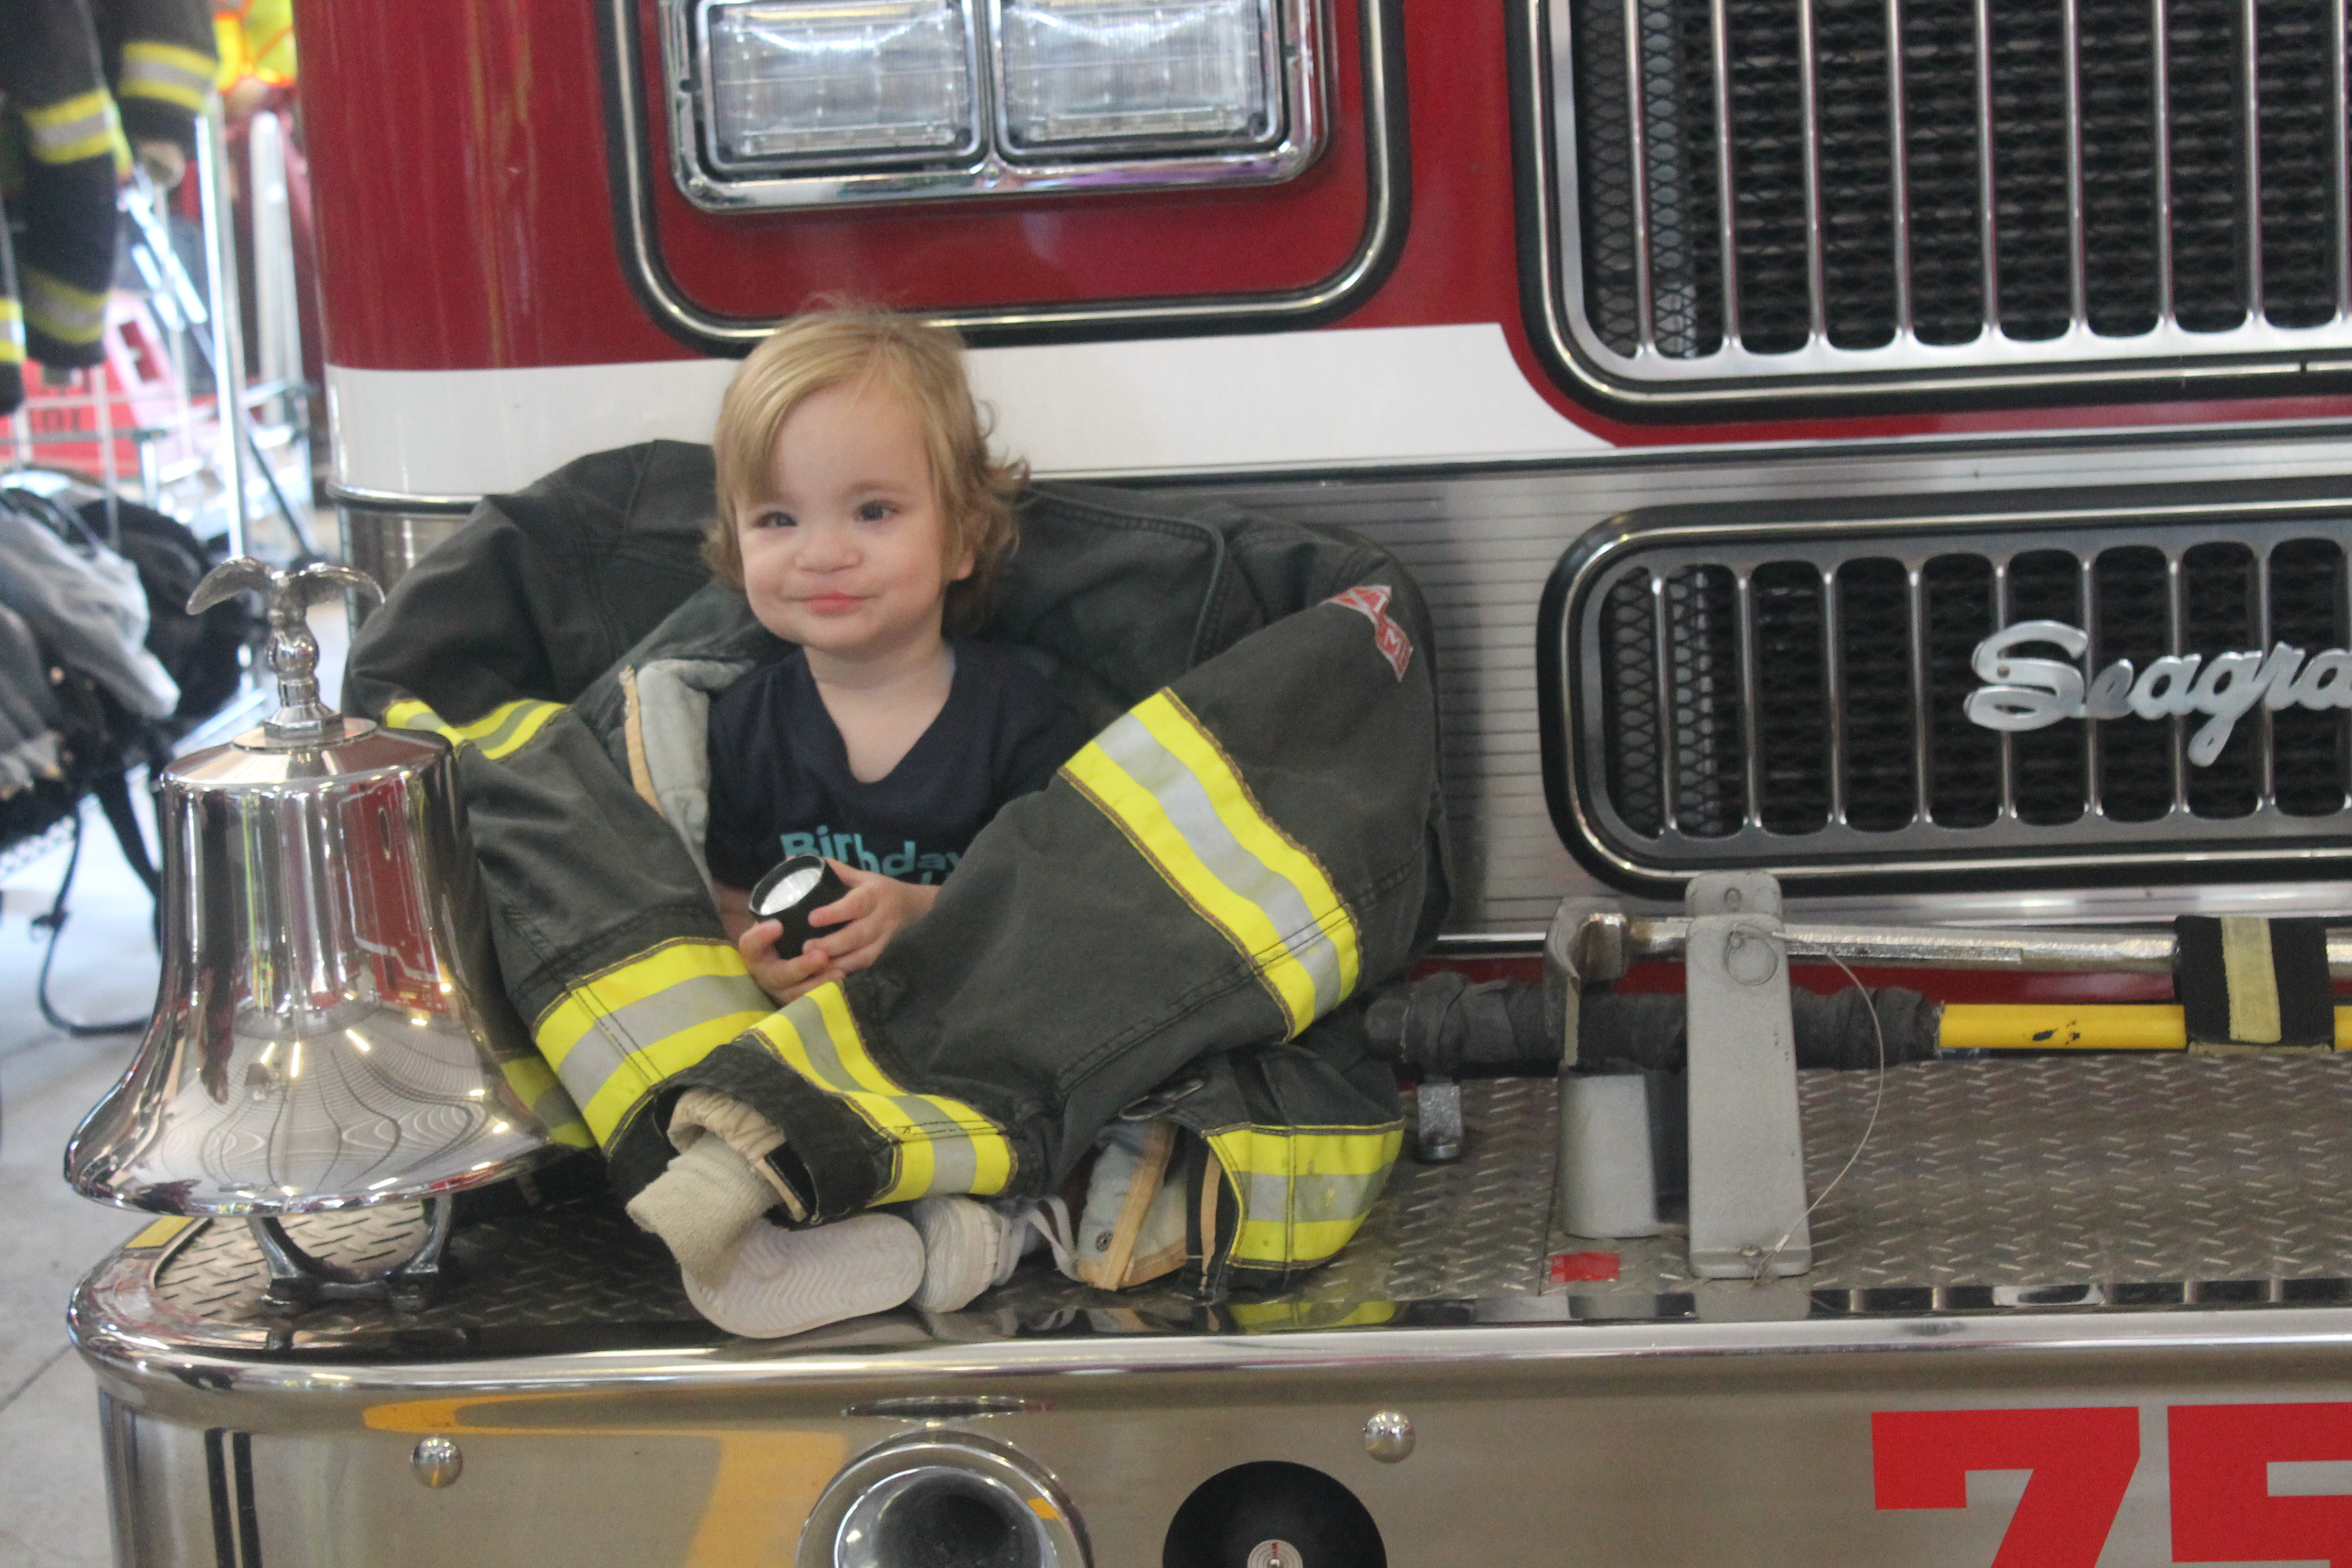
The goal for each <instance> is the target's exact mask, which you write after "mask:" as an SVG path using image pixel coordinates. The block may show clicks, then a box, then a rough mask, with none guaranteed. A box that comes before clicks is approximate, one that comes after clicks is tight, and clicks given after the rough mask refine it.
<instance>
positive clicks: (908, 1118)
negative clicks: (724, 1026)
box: [752, 981, 1013, 1204]
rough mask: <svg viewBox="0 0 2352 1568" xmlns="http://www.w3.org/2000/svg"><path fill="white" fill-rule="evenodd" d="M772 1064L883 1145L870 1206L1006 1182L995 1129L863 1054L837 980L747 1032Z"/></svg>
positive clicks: (1005, 1147)
mask: <svg viewBox="0 0 2352 1568" xmlns="http://www.w3.org/2000/svg"><path fill="white" fill-rule="evenodd" d="M752 1033H753V1034H754V1035H756V1036H757V1037H759V1038H760V1039H761V1041H762V1042H764V1043H765V1044H766V1046H767V1047H768V1048H769V1049H770V1050H771V1051H772V1052H774V1053H775V1056H776V1058H777V1059H778V1060H780V1061H782V1063H783V1064H784V1065H785V1066H786V1067H788V1068H792V1069H793V1071H794V1072H796V1073H798V1074H799V1075H800V1076H801V1077H802V1078H803V1079H806V1080H807V1081H808V1082H809V1084H810V1085H811V1086H812V1087H814V1088H815V1089H821V1090H823V1091H824V1093H826V1094H829V1095H831V1096H833V1097H834V1098H835V1099H836V1100H840V1101H841V1102H842V1103H843V1104H844V1105H845V1106H847V1107H848V1108H849V1109H850V1110H851V1111H853V1112H854V1113H855V1114H856V1116H857V1118H858V1119H859V1120H860V1121H864V1122H865V1123H866V1125H867V1126H868V1127H871V1128H872V1129H874V1131H876V1132H877V1133H879V1134H880V1135H881V1136H882V1137H883V1138H885V1139H887V1141H888V1142H889V1144H890V1150H891V1153H890V1173H889V1175H888V1178H887V1180H886V1181H885V1183H884V1184H883V1189H882V1191H881V1192H880V1193H879V1194H877V1195H876V1197H875V1199H874V1201H875V1202H876V1203H877V1204H895V1203H906V1202H909V1201H911V1200H913V1199H915V1198H920V1197H929V1195H931V1194H934V1193H950V1194H956V1193H968V1194H975V1195H978V1196H983V1197H985V1196H988V1195H990V1194H995V1193H1001V1192H1003V1190H1004V1189H1005V1187H1006V1186H1007V1185H1008V1184H1011V1182H1012V1180H1013V1145H1012V1144H1011V1142H1009V1141H1007V1139H1006V1138H1005V1136H1004V1131H1003V1128H1001V1127H999V1126H997V1124H996V1123H995V1122H994V1121H991V1120H989V1118H988V1117H987V1116H986V1115H984V1114H983V1113H982V1111H980V1110H978V1109H977V1108H975V1107H973V1106H971V1105H967V1104H966V1103H964V1102H963V1101H962V1100H951V1099H950V1098H948V1097H947V1096H945V1095H939V1094H913V1093H909V1092H908V1090H907V1089H905V1088H904V1087H902V1086H901V1085H900V1084H898V1082H897V1081H896V1080H894V1079H892V1078H891V1077H890V1075H889V1074H888V1073H887V1072H884V1071H883V1070H882V1066H881V1064H880V1063H878V1062H877V1061H876V1060H875V1059H874V1058H873V1055H872V1054H871V1053H870V1052H869V1051H868V1050H867V1049H866V1041H865V1038H864V1037H862V1036H861V1035H860V1034H859V1033H858V1031H857V1020H856V1018H855V1017H853V1016H851V1014H850V1011H849V999H848V997H847V995H846V994H845V993H844V992H843V991H842V989H841V985H840V983H839V982H838V981H835V982H829V983H827V984H824V985H820V986H818V987H817V988H816V989H815V990H814V991H812V992H810V993H809V994H807V995H805V996H803V997H801V998H800V999H799V1000H798V1001H795V1002H793V1003H791V1004H790V1005H787V1006H785V1007H783V1008H782V1009H780V1010H779V1011H777V1012H775V1013H773V1014H771V1015H770V1016H767V1017H766V1018H763V1019H761V1021H760V1023H759V1024H758V1026H755V1027H754V1028H753V1030H752Z"/></svg>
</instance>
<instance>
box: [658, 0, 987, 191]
mask: <svg viewBox="0 0 2352 1568" xmlns="http://www.w3.org/2000/svg"><path fill="white" fill-rule="evenodd" d="M703 26H704V28H705V48H706V50H707V54H706V55H705V61H706V75H705V81H706V91H707V92H708V94H709V114H710V129H711V137H712V141H713V142H714V143H715V146H714V148H713V153H714V161H715V162H716V163H718V164H719V165H720V166H721V167H727V166H731V165H741V164H747V163H788V162H805V161H811V160H822V159H825V158H838V157H842V156H845V155H852V154H858V153H924V152H952V151H958V150H964V149H971V148H975V147H976V146H977V145H978V141H979V138H978V136H977V133H976V131H977V127H976V122H975V119H974V113H973V103H974V100H976V99H977V97H978V94H977V92H976V91H975V90H974V89H975V86H976V81H975V78H976V77H977V74H978V72H977V69H976V67H975V63H974V58H973V51H972V28H971V15H970V12H969V10H968V8H967V5H966V4H965V0H800V3H794V0H750V3H748V4H726V3H723V0H722V3H721V4H717V5H710V6H709V7H708V8H707V9H706V10H705V11H704V13H703Z"/></svg>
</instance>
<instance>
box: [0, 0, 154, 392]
mask: <svg viewBox="0 0 2352 1568" xmlns="http://www.w3.org/2000/svg"><path fill="white" fill-rule="evenodd" d="M0 38H5V39H6V40H7V43H6V47H0V100H5V105H6V107H5V118H6V121H7V122H8V123H6V124H5V126H0V134H5V135H7V136H9V137H11V138H12V139H14V140H16V142H18V143H19V145H20V146H21V148H22V150H23V154H24V183H23V185H22V186H21V188H19V189H18V190H17V191H16V192H14V193H12V195H11V196H10V205H9V216H10V217H11V219H12V220H14V221H15V222H16V223H17V224H20V225H21V226H22V232H21V234H19V235H18V237H17V238H16V247H15V251H16V288H17V290H18V293H17V298H18V300H19V301H20V302H21V305H22V309H23V320H24V334H25V346H26V352H27V353H29V354H30V355H31V357H33V358H34V359H37V360H39V361H40V362H41V363H43V364H47V365H53V366H57V367H59V368H67V369H87V368H88V367H89V366H91V365H95V364H98V363H100V362H102V361H103V360H104V358H105V344H104V342H103V338H104V334H105V331H106V292H107V288H108V286H109V285H110V283H111V282H112V281H113V278H114V234H115V226H114V224H115V220H114V182H115V180H116V178H117V177H118V176H119V175H120V174H121V173H122V172H124V171H125V170H127V169H129V167H130V166H131V152H130V147H129V145H128V144H127V143H126V142H124V141H123V138H122V125H121V117H120V115H119V114H118V113H117V111H116V109H115V104H114V98H113V95H112V94H110V93H109V92H108V91H107V89H106V82H105V79H104V77H103V76H102V75H101V74H100V68H99V51H98V34H97V30H96V28H95V26H93V24H92V22H91V19H90V14H89V9H88V7H87V5H86V4H85V0H0Z"/></svg>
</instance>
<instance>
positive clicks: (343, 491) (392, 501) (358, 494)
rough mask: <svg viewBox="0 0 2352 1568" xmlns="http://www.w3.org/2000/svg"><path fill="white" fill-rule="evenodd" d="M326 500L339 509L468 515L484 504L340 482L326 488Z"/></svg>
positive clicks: (475, 499)
mask: <svg viewBox="0 0 2352 1568" xmlns="http://www.w3.org/2000/svg"><path fill="white" fill-rule="evenodd" d="M327 499H328V500H331V501H333V502H334V503H335V504H336V505H337V506H346V507H352V508H353V509H355V510H362V511H417V512H425V511H450V512H468V511H471V510H474V509H475V508H476V507H478V506H479V505H481V504H482V498H481V497H480V496H436V495H404V494H402V493H401V492H400V491H398V490H374V489H366V488H365V487H363V486H360V485H347V484H344V483H342V482H341V481H340V480H336V481H333V482H331V483H330V484H329V485H328V486H327Z"/></svg>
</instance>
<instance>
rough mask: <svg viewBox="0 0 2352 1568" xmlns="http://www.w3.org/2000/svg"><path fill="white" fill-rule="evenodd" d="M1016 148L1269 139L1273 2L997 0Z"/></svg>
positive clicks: (1008, 118) (1006, 108) (1272, 125)
mask: <svg viewBox="0 0 2352 1568" xmlns="http://www.w3.org/2000/svg"><path fill="white" fill-rule="evenodd" d="M996 47H997V57H998V70H999V72H1000V77H999V80H1000V82H1001V85H1002V90H1003V129H1004V135H1005V140H1006V142H1008V143H1009V144H1010V147H1011V149H1012V150H1013V151H1015V152H1030V151H1036V150H1043V149H1055V150H1061V149H1066V148H1070V147H1073V146H1075V145H1078V144H1084V143H1097V144H1100V143H1108V144H1111V145H1119V144H1132V143H1137V142H1190V143H1200V144H1205V145H1210V146H1233V145H1245V144H1251V143H1257V142H1269V141H1271V140H1273V139H1274V137H1275V135H1276V132H1278V129H1279V120H1280V113H1279V105H1280V99H1279V88H1278V86H1277V84H1276V78H1275V74H1274V67H1275V64H1276V60H1277V59H1278V58H1279V54H1278V51H1279V45H1278V43H1277V40H1276V37H1275V27H1274V17H1273V13H1272V11H1271V9H1270V5H1269V3H1268V0H1173V3H1168V4H1154V3H1153V0H1002V4H1001V8H1000V11H999V15H998V24H997V37H996Z"/></svg>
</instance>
